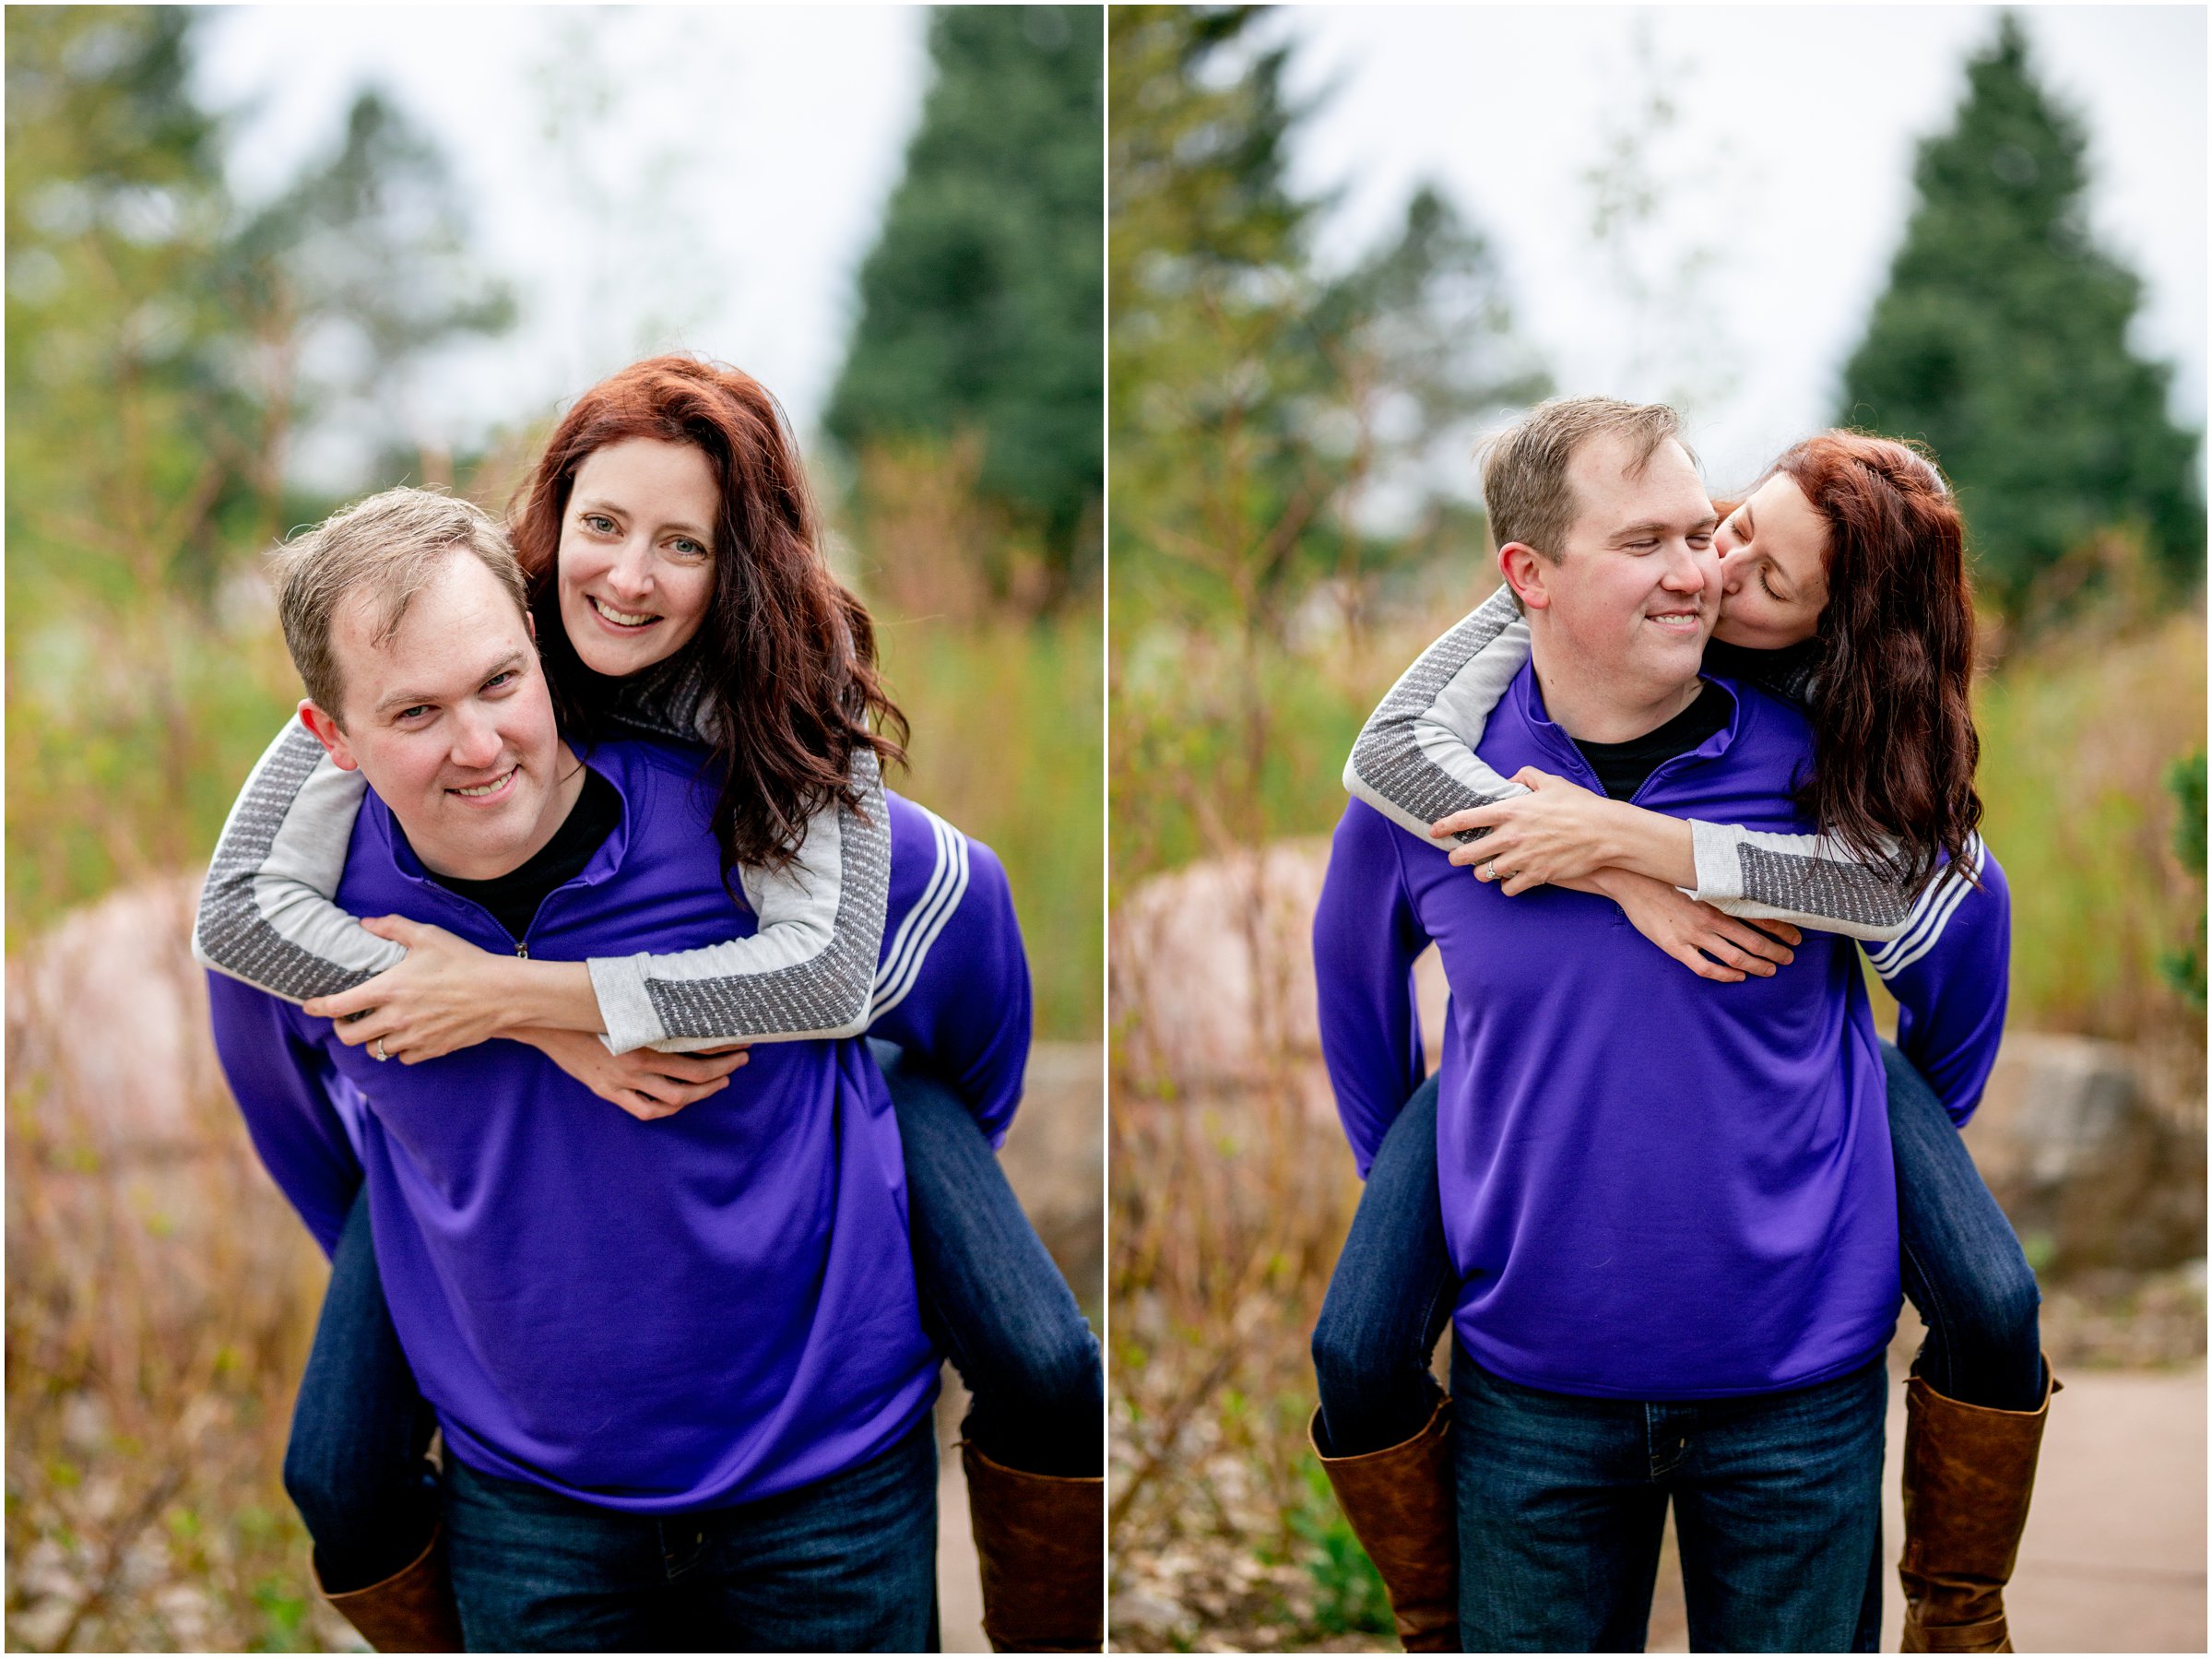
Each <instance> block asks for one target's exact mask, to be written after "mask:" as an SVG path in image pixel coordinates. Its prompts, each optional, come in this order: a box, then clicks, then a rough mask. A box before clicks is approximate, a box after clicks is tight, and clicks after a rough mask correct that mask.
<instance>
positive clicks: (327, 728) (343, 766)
mask: <svg viewBox="0 0 2212 1658" xmlns="http://www.w3.org/2000/svg"><path fill="white" fill-rule="evenodd" d="M300 723H301V724H302V725H303V726H305V727H306V728H308V729H309V730H310V731H313V733H314V734H315V740H316V741H317V742H319V743H321V744H322V745H323V750H324V752H325V753H327V754H328V755H329V756H330V760H331V764H334V765H336V766H337V768H338V770H340V771H342V772H355V771H359V770H361V762H360V761H358V760H356V759H355V758H354V757H353V749H352V746H351V745H350V744H349V743H348V742H347V740H346V733H345V732H344V731H343V730H341V729H340V728H339V727H338V722H337V720H335V719H333V718H332V717H331V716H329V715H328V714H326V713H325V712H324V711H323V707H322V705H320V704H319V703H317V702H315V701H314V699H313V698H312V697H308V698H303V699H302V701H301V704H300Z"/></svg>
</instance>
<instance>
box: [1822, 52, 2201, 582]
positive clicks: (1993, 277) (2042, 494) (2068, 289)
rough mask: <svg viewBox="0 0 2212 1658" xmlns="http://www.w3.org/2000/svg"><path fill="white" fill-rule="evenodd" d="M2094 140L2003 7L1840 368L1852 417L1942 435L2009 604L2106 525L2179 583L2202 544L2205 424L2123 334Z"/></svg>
mask: <svg viewBox="0 0 2212 1658" xmlns="http://www.w3.org/2000/svg"><path fill="white" fill-rule="evenodd" d="M2086 143H2087V140H2086V137H2085V135H2084V132H2083V129H2082V125H2081V123H2080V121H2079V120H2078V119H2077V118H2076V116H2075V115H2074V114H2072V113H2070V112H2068V111H2067V110H2066V109H2064V107H2063V106H2061V105H2060V104H2059V103H2058V102H2056V101H2054V100H2053V99H2052V97H2051V96H2050V94H2049V93H2047V92H2046V91H2045V90H2044V89H2043V87H2042V86H2041V85H2040V82H2039V81H2038V79H2037V78H2036V76H2035V74H2034V71H2033V65H2031V64H2030V62H2029V53H2028V43H2027V40H2026V37H2025V35H2024V33H2023V31H2022V30H2021V27H2020V24H2019V22H2018V21H2017V18H2014V17H2013V16H2012V15H2011V14H2010V13H2007V14H2006V15H2005V18H2003V19H2002V21H2001V22H2000V23H1999V25H1998V27H1997V31H1996V35H1995V37H1994V39H1993V41H1991V42H1990V44H1989V45H1988V46H1987V47H1986V48H1985V49H1983V50H1982V51H1981V53H1978V54H1977V55H1976V56H1975V57H1974V58H1973V59H1972V60H1971V61H1970V63H1969V64H1968V65H1967V94H1966V98H1965V101H1963V102H1962V103H1961V104H1960V106H1959V109H1958V115H1957V118H1956V119H1955V120H1954V122H1953V124H1952V125H1951V128H1950V130H1949V131H1948V132H1946V133H1944V134H1942V135H1941V136H1936V137H1933V138H1930V139H1928V140H1926V141H1924V142H1923V143H1922V146H1921V149H1920V159H1919V162H1918V165H1917V166H1916V168H1915V171H1914V175H1913V176H1914V181H1915V184H1916V185H1917V187H1918V190H1919V194H1920V199H1919V204H1918V206H1917V207H1915V209H1914V211H1913V214H1912V218H1911V220H1910V224H1909V225H1908V227H1907V229H1906V232H1905V240H1904V244H1903V246H1902V247H1901V248H1900V249H1899V252H1898V255H1897V258H1896V261H1895V263H1894V264H1893V265H1892V266H1891V267H1890V275H1889V287H1888V290H1887V292H1886V293H1884V294H1883V296H1882V298H1881V299H1880V301H1879V302H1877V303H1876V304H1875V310H1874V314H1873V317H1872V319H1871V321H1870V323H1869V325H1868V327H1867V332H1866V337H1865V338H1864V339H1863V341H1862V342H1861V344H1860V346H1859V348H1858V349H1857V350H1856V351H1855V352H1854V353H1853V354H1852V356H1851V361H1850V363H1849V365H1848V366H1847V367H1846V369H1845V370H1844V377H1843V408H1842V412H1841V419H1842V420H1845V421H1847V422H1849V423H1851V424H1854V425H1860V426H1864V427H1869V428H1872V429H1874V430H1877V431H1880V432H1888V433H1894V434H1896V435H1899V436H1910V437H1921V438H1924V439H1926V440H1927V442H1928V443H1929V444H1932V445H1933V446H1934V450H1935V453H1936V455H1937V456H1939V457H1940V458H1941V460H1942V462H1943V465H1944V468H1945V469H1946V471H1947V472H1948V473H1949V474H1950V476H1951V478H1952V480H1953V481H1954V482H1955V483H1956V485H1957V486H1958V498H1959V504H1960V506H1961V507H1962V508H1963V509H1964V511H1965V514H1966V517H1967V523H1968V525H1969V526H1970V530H1971V533H1972V536H1973V539H1974V542H1975V545H1976V551H1977V559H1978V573H1979V576H1980V579H1981V585H1982V587H1983V589H1984V591H1985V592H1988V593H1990V594H1991V595H1992V596H1993V597H1994V598H1997V599H1998V600H1999V601H2000V602H2001V603H2002V604H2004V605H2005V607H2006V608H2008V609H2010V610H2015V611H2017V610H2019V609H2020V608H2021V606H2022V605H2023V603H2024V601H2025V600H2026V598H2027V595H2028V590H2029V586H2031V584H2033V582H2034V581H2035V579H2036V577H2037V576H2038V575H2039V574H2041V573H2042V572H2044V571H2045V570H2048V569H2050V568H2051V567H2052V565H2054V564H2056V563H2058V562H2059V561H2060V560H2061V559H2063V558H2064V557H2065V556H2066V555H2067V554H2068V553H2070V552H2074V551H2076V550H2079V549H2082V548H2085V547H2086V546H2087V545H2088V543H2090V542H2091V541H2092V539H2095V538H2096V537H2097V536H2098V535H2099V534H2100V532H2102V531H2105V530H2108V529H2112V528H2116V527H2117V528H2124V529H2126V530H2129V531H2131V532H2133V533H2134V534H2135V535H2139V536H2141V537H2143V538H2144V539H2145V540H2146V541H2147V546H2148V549H2149V551H2150V552H2151V555H2152V557H2153V559H2154V562H2155V563H2157V564H2158V565H2159V566H2160V567H2162V568H2163V569H2164V570H2166V571H2167V572H2168V573H2169V574H2171V575H2172V576H2173V577H2175V578H2177V579H2179V580H2192V579H2194V578H2195V577H2196V576H2197V574H2198V573H2199V569H2200V566H2201V563H2202V561H2203V557H2204V551H2205V523H2204V509H2203V503H2202V501H2201V500H2200V498H2199V497H2198V494H2197V491H2196V488H2195V483H2194V478H2195V468H2196V462H2195V456H2196V454H2197V446H2198V435H2197V434H2196V433H2194V432H2185V431H2183V430H2182V429H2181V428H2179V427H2177V426H2176V425H2175V424H2174V423H2173V421H2172V420H2171V419H2170V418H2169V416H2168V414H2167V385H2168V382H2169V380H2170V379H2171V368H2170V367H2169V366H2168V365H2167V364H2164V363H2155V362H2147V361H2144V360H2143V359H2142V358H2140V357H2138V356H2136V355H2135V353H2134V352H2133V351H2132V350H2130V349H2129V347H2128V344H2127V330H2128V326H2129V323H2130V321H2131V320H2132V319H2133V317H2134V316H2135V311H2136V308H2137V305H2138V302H2139V301H2140V299H2141V292H2142V284H2141V282H2140V281H2139V280H2138V279H2137V278H2136V277H2135V275H2134V274H2133V273H2132V272H2130V271H2129V270H2127V269H2126V268H2124V267H2123V266H2122V265H2120V264H2119V263H2118V262H2117V261H2116V260H2115V259H2113V258H2112V257H2111V255H2108V254H2106V253H2104V252H2102V251H2101V250H2100V249H2099V248H2098V247H2096V246H2095V245H2094V244H2093V243H2092V241H2091V238H2090V234H2089V230H2088V219H2087V215H2086V212H2085V207H2084V202H2083V195H2084V189H2085V186H2086V184H2087V172H2086V170H2085V166H2084V151H2085V148H2086Z"/></svg>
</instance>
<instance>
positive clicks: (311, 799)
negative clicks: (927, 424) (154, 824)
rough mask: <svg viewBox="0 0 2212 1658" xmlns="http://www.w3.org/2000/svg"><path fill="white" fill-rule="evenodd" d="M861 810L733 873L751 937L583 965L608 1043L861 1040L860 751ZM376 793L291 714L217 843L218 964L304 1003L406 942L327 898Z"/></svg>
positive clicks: (871, 919)
mask: <svg viewBox="0 0 2212 1658" xmlns="http://www.w3.org/2000/svg"><path fill="white" fill-rule="evenodd" d="M853 776H854V779H855V781H856V782H857V783H858V785H859V786H860V794H861V802H860V806H859V808H858V810H856V809H854V808H852V807H849V806H846V805H845V804H843V803H842V802H841V803H839V804H838V805H837V806H835V807H834V808H831V809H826V810H824V811H822V813H820V814H819V815H818V816H817V817H816V818H815V819H814V820H813V822H811V823H810V824H809V825H808V827H807V834H806V836H805V839H804V840H803V841H802V842H801V844H800V847H799V855H798V860H797V861H796V862H795V863H794V864H792V865H791V866H789V867H788V868H787V869H785V870H779V871H775V872H773V873H772V872H769V871H766V870H755V869H745V870H739V880H740V882H741V883H742V885H743V888H744V891H745V895H746V900H747V902H748V903H749V904H751V906H752V908H753V911H754V914H755V915H756V917H757V918H758V920H759V930H757V931H756V932H755V933H754V934H753V936H752V937H751V938H745V939H732V940H730V941H728V942H727V943H723V944H718V945H716V946H714V947H712V948H710V949H706V950H695V951H685V952H680V953H671V954H668V955H636V956H627V957H619V958H613V959H599V960H594V961H591V962H588V963H586V967H587V968H588V970H589V971H590V974H591V979H592V989H593V990H594V992H595V993H596V994H597V997H598V1001H599V1013H600V1016H601V1017H602V1018H603V1019H604V1020H605V1021H606V1024H607V1043H608V1046H609V1048H612V1049H613V1050H614V1051H615V1052H617V1053H621V1052H624V1051H627V1050H628V1049H630V1048H642V1047H646V1046H655V1047H660V1048H679V1049H681V1048H712V1047H716V1046H719V1045H721V1044H723V1043H727V1042H731V1041H767V1042H777V1041H796V1040H799V1039H801V1038H806V1037H815V1036H857V1035H858V1034H859V1033H860V1032H861V1031H863V1030H865V1029H866V1028H867V1025H868V1013H869V998H870V996H871V995H872V993H873V989H874V982H875V965H876V954H877V947H878V945H879V943H880V942H881V939H882V936H883V904H884V894H885V890H886V882H887V881H888V871H889V866H890V838H889V831H888V829H887V827H886V826H885V816H884V812H885V807H884V799H883V780H882V776H881V772H880V770H879V769H878V767H877V765H876V760H875V755H874V754H873V752H867V751H863V752H861V753H860V754H858V755H857V756H856V758H855V760H854V768H853ZM365 792H366V787H365V785H364V784H363V783H362V782H361V775H360V774H359V773H358V772H347V771H341V770H339V769H338V768H337V766H336V765H334V764H332V763H331V760H330V757H329V756H328V755H327V754H326V753H325V752H323V746H322V744H321V743H319V742H317V741H316V740H315V739H314V736H313V733H312V732H310V731H309V730H307V728H305V727H304V726H302V725H301V724H300V723H299V722H298V721H297V720H293V721H290V722H289V723H288V724H287V725H286V727H285V728H284V729H283V731H281V732H279V733H278V737H277V740H276V741H275V742H273V743H271V744H270V745H269V748H268V750H267V752H266V753H264V754H263V755H262V757H261V760H260V762H259V763H258V764H256V765H255V766H254V770H253V773H252V774H251V775H250V776H248V777H247V779H246V785H245V788H244V789H243V790H242V791H241V793H240V795H239V797H238V801H237V803H236V804H235V805H234V806H232V807H231V816H230V820H229V822H227V823H225V824H224V825H223V832H222V835H221V837H220V839H219V841H218V843H217V846H216V851H215V857H214V859H213V861H212V863H211V864H210V865H209V867H208V871H207V883H206V885H205V886H204V887H203V888H202V890H201V894H200V908H199V915H198V918H197V919H196V920H195V924H194V927H193V953H194V954H195V956H197V957H198V959H199V961H200V962H201V964H202V965H205V966H207V967H210V968H212V969H214V970H215V971H216V972H218V973H222V974H225V975H228V976H229V977H232V978H236V979H240V980H242V981H243V982H245V983H247V984H250V985H253V986H254V987H255V988H256V989H263V990H266V991H268V992H269V993H270V994H272V995H275V996H280V997H282V998H284V999H285V1000H287V1001H294V1002H298V1001H307V1000H309V999H311V998H313V997H316V996H335V995H337V993H338V992H339V991H341V990H348V989H352V988H353V987H354V986H356V985H358V984H361V983H362V982H363V981H364V980H366V979H369V978H371V977H374V976H375V975H376V974H378V973H381V972H383V971H384V969H385V968H386V967H390V966H393V965H396V964H397V963H398V962H400V961H401V960H402V959H404V958H405V956H406V954H407V952H406V950H405V949H403V948H402V947H401V946H400V945H397V944H395V943H393V942H390V941H389V940H386V939H380V938H378V937H376V936H375V935H374V934H373V933H372V932H369V931H368V930H365V929H364V928H363V927H362V926H361V922H360V921H359V920H358V919H356V918H354V917H352V916H350V915H348V914H347V913H346V912H345V911H344V910H342V909H340V908H338V907H337V905H336V904H335V903H333V902H332V898H333V895H334V894H336V893H337V887H338V880H339V877H340V876H341V875H342V874H343V873H344V871H345V867H346V851H347V847H348V845H349V842H350V839H351V836H352V833H353V820H354V817H355V815H356V813H358V811H360V809H361V799H362V796H363V795H364V794H365Z"/></svg>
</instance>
